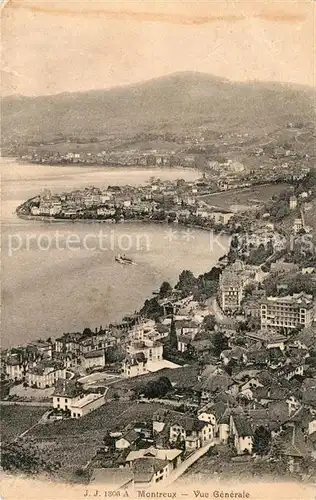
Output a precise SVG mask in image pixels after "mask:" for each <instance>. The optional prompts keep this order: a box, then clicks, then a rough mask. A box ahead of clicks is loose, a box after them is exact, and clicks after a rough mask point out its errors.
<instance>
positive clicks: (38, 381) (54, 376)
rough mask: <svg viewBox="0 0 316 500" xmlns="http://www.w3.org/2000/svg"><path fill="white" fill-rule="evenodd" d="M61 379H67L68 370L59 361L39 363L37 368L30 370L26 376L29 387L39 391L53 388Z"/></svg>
mask: <svg viewBox="0 0 316 500" xmlns="http://www.w3.org/2000/svg"><path fill="white" fill-rule="evenodd" d="M60 378H63V379H65V378H66V369H65V367H64V365H63V363H59V362H57V361H47V362H44V361H43V362H41V363H38V364H37V365H36V366H33V367H32V368H29V370H28V372H27V374H26V382H27V383H28V385H29V386H30V387H37V388H38V389H46V388H48V387H53V386H54V385H55V384H56V382H57V380H58V379H60Z"/></svg>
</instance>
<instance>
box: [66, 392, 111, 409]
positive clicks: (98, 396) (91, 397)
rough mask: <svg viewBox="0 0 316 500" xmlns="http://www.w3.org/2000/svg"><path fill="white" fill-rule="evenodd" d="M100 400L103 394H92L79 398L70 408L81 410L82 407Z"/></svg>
mask: <svg viewBox="0 0 316 500" xmlns="http://www.w3.org/2000/svg"><path fill="white" fill-rule="evenodd" d="M101 398H104V395H103V394H94V393H90V394H87V395H86V396H84V397H83V398H80V399H79V400H78V401H76V402H75V403H73V405H72V408H83V407H84V406H86V405H88V404H90V403H92V402H93V401H96V400H97V399H101Z"/></svg>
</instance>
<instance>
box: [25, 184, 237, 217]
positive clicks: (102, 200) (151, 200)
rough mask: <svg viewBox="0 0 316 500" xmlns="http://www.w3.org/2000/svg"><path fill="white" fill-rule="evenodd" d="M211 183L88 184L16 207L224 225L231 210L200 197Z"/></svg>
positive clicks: (40, 212) (29, 211) (49, 213)
mask: <svg viewBox="0 0 316 500" xmlns="http://www.w3.org/2000/svg"><path fill="white" fill-rule="evenodd" d="M210 189H211V185H210V184H208V183H207V182H205V180H203V179H201V180H200V181H195V182H185V181H182V180H180V181H177V182H170V181H166V182H161V181H159V180H152V182H150V183H149V184H148V185H144V186H141V187H133V186H124V187H119V186H113V187H111V186H108V188H107V189H104V190H101V189H99V188H96V187H89V188H85V189H83V190H74V191H71V192H69V193H61V194H52V193H51V192H50V191H49V190H45V191H44V192H43V193H42V194H41V195H40V196H37V197H35V198H33V199H32V200H28V201H27V202H26V203H25V204H24V205H22V206H21V207H20V208H19V214H21V215H24V216H25V215H31V216H35V217H43V218H68V219H77V218H79V219H80V218H93V219H98V220H108V221H111V222H114V221H118V220H121V219H129V218H131V219H132V218H139V217H142V218H144V219H149V220H150V219H154V220H155V219H157V218H161V217H163V218H164V219H166V220H169V221H172V222H175V223H176V222H184V221H186V220H190V219H191V222H195V223H199V222H200V223H201V224H203V222H204V223H212V224H222V225H227V224H228V223H229V221H230V220H231V219H233V218H234V213H233V212H231V211H226V210H222V209H219V208H217V207H210V206H207V205H206V204H205V203H203V202H202V201H200V200H199V196H200V195H201V194H207V193H208V192H209V190H210Z"/></svg>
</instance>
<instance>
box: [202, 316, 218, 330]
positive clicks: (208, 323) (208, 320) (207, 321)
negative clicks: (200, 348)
mask: <svg viewBox="0 0 316 500" xmlns="http://www.w3.org/2000/svg"><path fill="white" fill-rule="evenodd" d="M215 325H216V321H215V316H214V315H212V314H208V315H207V316H205V318H204V319H203V323H202V327H203V328H205V330H214V327H215Z"/></svg>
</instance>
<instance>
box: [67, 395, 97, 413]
mask: <svg viewBox="0 0 316 500" xmlns="http://www.w3.org/2000/svg"><path fill="white" fill-rule="evenodd" d="M104 404H105V397H104V394H93V393H90V394H87V395H86V396H84V397H82V398H80V399H78V400H77V401H75V402H74V403H73V404H72V405H71V408H70V411H71V416H72V418H80V417H83V416H85V415H87V414H88V413H91V412H92V411H93V410H96V409H97V408H100V407H101V406H103V405H104Z"/></svg>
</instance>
